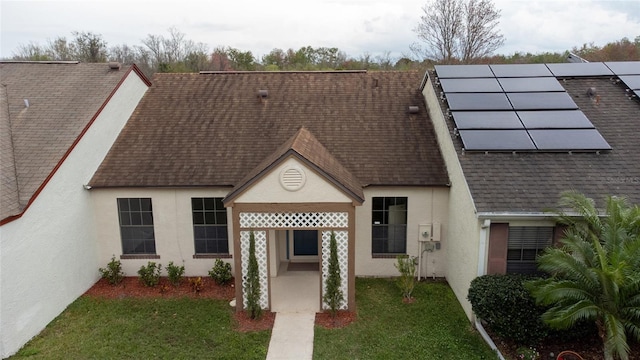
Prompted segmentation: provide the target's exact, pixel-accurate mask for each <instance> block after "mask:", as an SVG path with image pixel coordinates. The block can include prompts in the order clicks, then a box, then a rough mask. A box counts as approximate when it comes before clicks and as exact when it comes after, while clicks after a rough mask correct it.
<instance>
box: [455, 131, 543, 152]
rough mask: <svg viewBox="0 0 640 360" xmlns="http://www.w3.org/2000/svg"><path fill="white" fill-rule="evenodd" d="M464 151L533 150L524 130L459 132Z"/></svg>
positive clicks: (533, 147)
mask: <svg viewBox="0 0 640 360" xmlns="http://www.w3.org/2000/svg"><path fill="white" fill-rule="evenodd" d="M459 134H460V138H462V144H463V146H464V149H465V150H470V151H473V150H476V151H515V150H519V151H522V150H535V149H536V147H535V145H534V144H533V142H532V141H531V138H529V135H527V131H526V130H460V131H459Z"/></svg>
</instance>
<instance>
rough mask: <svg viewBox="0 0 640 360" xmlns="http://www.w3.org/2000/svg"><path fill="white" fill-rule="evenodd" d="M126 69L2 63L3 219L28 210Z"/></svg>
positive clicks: (0, 155)
mask: <svg viewBox="0 0 640 360" xmlns="http://www.w3.org/2000/svg"><path fill="white" fill-rule="evenodd" d="M126 71H127V69H126V68H124V69H120V70H111V69H109V66H108V64H104V63H103V64H81V63H11V62H7V63H0V151H1V153H0V171H1V172H2V175H1V176H0V181H1V183H0V200H1V201H2V206H0V209H1V210H0V220H3V219H6V218H8V217H11V216H15V215H18V214H20V213H21V212H22V211H23V209H24V208H25V206H26V205H27V204H28V203H29V201H30V199H31V198H32V197H33V196H34V194H35V193H36V191H37V190H38V188H39V187H40V186H41V185H42V184H43V183H44V181H45V179H46V178H47V177H48V176H49V175H50V174H51V173H52V171H53V170H54V169H55V167H56V165H57V164H58V163H59V162H60V161H61V159H62V158H63V156H64V154H65V153H66V152H67V151H68V150H69V148H70V147H71V146H72V144H73V143H74V141H75V140H76V139H77V138H78V137H79V136H80V134H81V132H82V130H83V129H84V128H85V127H86V126H87V125H88V124H89V122H90V121H91V119H92V118H93V117H94V115H96V113H97V112H98V110H99V109H100V107H101V106H102V105H103V104H104V102H105V101H106V100H107V98H108V96H109V95H110V94H111V92H112V91H113V90H114V89H115V88H116V86H117V84H118V83H119V82H120V80H121V79H122V78H123V77H124V74H125V73H126ZM27 104H28V106H27Z"/></svg>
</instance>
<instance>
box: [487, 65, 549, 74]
mask: <svg viewBox="0 0 640 360" xmlns="http://www.w3.org/2000/svg"><path fill="white" fill-rule="evenodd" d="M489 67H490V68H491V70H493V73H494V74H495V75H496V77H538V76H553V74H551V72H550V71H549V69H548V68H547V67H546V66H545V65H544V64H500V65H489Z"/></svg>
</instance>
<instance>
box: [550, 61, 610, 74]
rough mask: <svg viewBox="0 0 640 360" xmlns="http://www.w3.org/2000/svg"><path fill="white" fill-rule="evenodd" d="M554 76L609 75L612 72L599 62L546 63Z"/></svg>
mask: <svg viewBox="0 0 640 360" xmlns="http://www.w3.org/2000/svg"><path fill="white" fill-rule="evenodd" d="M547 67H548V68H549V70H551V72H552V73H553V75H554V76H555V77H574V76H611V75H613V72H611V70H610V69H609V68H608V67H606V66H605V65H604V63H601V62H594V63H558V64H547Z"/></svg>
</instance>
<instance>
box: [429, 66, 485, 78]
mask: <svg viewBox="0 0 640 360" xmlns="http://www.w3.org/2000/svg"><path fill="white" fill-rule="evenodd" d="M435 70H436V74H437V75H438V78H440V79H445V78H492V77H494V76H493V73H492V72H491V69H490V68H489V65H436V66H435Z"/></svg>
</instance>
